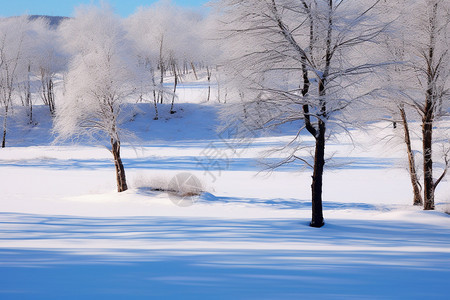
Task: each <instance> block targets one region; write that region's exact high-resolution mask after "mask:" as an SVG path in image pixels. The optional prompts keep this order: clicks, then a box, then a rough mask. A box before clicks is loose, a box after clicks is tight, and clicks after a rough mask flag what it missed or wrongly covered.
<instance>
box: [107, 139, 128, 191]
mask: <svg viewBox="0 0 450 300" xmlns="http://www.w3.org/2000/svg"><path fill="white" fill-rule="evenodd" d="M111 147H112V148H111V153H112V154H113V156H114V166H115V167H116V179H117V191H118V192H119V193H120V192H124V191H126V190H127V189H128V186H127V182H126V178H125V168H124V167H123V164H122V159H121V158H120V142H119V141H115V140H114V139H111Z"/></svg>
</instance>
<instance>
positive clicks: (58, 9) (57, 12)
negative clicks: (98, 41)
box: [0, 0, 208, 17]
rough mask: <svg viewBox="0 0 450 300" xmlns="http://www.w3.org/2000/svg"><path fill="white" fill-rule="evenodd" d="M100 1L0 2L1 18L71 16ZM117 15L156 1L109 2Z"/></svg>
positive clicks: (191, 1)
mask: <svg viewBox="0 0 450 300" xmlns="http://www.w3.org/2000/svg"><path fill="white" fill-rule="evenodd" d="M99 2H100V1H98V0H0V16H3V17H9V16H17V15H23V14H29V15H50V16H71V15H72V13H73V8H74V7H76V6H78V5H80V4H89V3H94V4H95V3H99ZM104 2H107V3H109V4H111V5H112V6H113V7H114V9H115V11H116V13H118V14H120V15H121V16H123V17H126V16H128V15H130V14H132V13H133V12H134V11H135V10H136V8H137V7H139V6H149V5H151V4H152V3H154V2H157V1H156V0H109V1H104ZM172 2H174V3H176V4H178V5H182V6H187V7H201V6H202V5H203V4H205V3H207V2H208V0H172Z"/></svg>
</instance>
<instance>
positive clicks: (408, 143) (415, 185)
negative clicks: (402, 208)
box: [399, 106, 423, 205]
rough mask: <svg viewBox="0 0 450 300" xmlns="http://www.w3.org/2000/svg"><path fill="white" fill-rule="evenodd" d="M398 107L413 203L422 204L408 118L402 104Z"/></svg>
mask: <svg viewBox="0 0 450 300" xmlns="http://www.w3.org/2000/svg"><path fill="white" fill-rule="evenodd" d="M399 109H400V115H401V117H402V123H403V130H404V131H405V137H404V138H405V144H406V151H407V153H408V162H409V175H410V178H411V184H412V187H413V192H414V200H413V205H423V199H422V195H421V187H420V183H419V179H418V178H417V172H416V162H415V159H414V153H413V151H412V147H411V136H410V134H409V125H408V119H407V118H406V112H405V109H404V107H403V106H401V107H399Z"/></svg>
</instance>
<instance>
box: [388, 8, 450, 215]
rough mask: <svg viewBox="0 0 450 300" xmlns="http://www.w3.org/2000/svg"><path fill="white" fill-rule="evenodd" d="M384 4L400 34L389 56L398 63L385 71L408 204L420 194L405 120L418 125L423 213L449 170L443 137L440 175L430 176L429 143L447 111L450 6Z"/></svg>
mask: <svg viewBox="0 0 450 300" xmlns="http://www.w3.org/2000/svg"><path fill="white" fill-rule="evenodd" d="M388 5H389V7H390V9H391V11H393V12H394V13H396V14H398V16H399V17H398V22H399V23H400V25H401V28H402V32H401V34H397V35H391V37H392V41H391V43H390V48H391V49H392V50H391V51H390V52H391V54H392V53H394V57H395V58H396V60H397V65H398V66H396V67H395V68H393V71H394V72H391V78H392V79H391V82H392V83H394V85H395V86H396V90H397V91H396V93H395V95H396V96H399V97H398V100H397V101H395V102H396V103H397V107H398V108H399V112H400V117H401V121H402V123H403V127H404V130H405V143H406V145H407V153H408V157H409V165H410V175H411V181H412V183H413V191H414V204H416V205H420V204H422V196H421V189H420V187H421V186H420V184H419V183H418V178H417V171H416V169H415V161H414V154H413V150H412V146H411V139H410V134H411V133H410V131H411V129H410V126H409V124H408V119H412V120H414V121H418V122H420V123H421V142H422V156H423V193H424V194H423V196H424V197H423V202H424V203H423V204H424V209H425V210H433V209H434V206H435V204H434V194H435V190H436V187H437V186H438V184H439V183H440V182H441V181H442V180H443V179H444V177H445V176H446V174H447V171H448V168H449V167H450V166H449V159H448V153H449V151H450V146H449V144H448V136H445V135H444V137H443V140H444V142H443V143H444V144H443V151H442V157H441V158H440V159H441V160H442V162H443V165H444V167H443V170H442V173H441V174H440V176H439V177H438V178H437V179H434V178H433V165H434V163H433V145H436V144H437V143H438V141H439V137H438V138H436V137H434V135H435V131H436V129H438V128H439V123H440V121H441V120H443V119H445V118H448V116H449V115H448V114H449V108H450V105H449V102H450V101H449V99H450V93H449V84H450V80H449V78H450V71H449V70H450V54H449V47H450V37H449V32H450V4H449V2H448V1H443V0H420V1H415V2H414V3H409V2H408V1H403V0H397V1H392V2H390V3H389V4H388ZM408 114H409V118H407V115H408Z"/></svg>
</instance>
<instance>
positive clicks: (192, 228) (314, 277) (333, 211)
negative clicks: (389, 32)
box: [0, 84, 450, 299]
mask: <svg viewBox="0 0 450 300" xmlns="http://www.w3.org/2000/svg"><path fill="white" fill-rule="evenodd" d="M180 91H181V92H180V93H181V95H182V98H183V99H182V101H183V102H185V103H183V104H179V105H178V106H177V107H176V109H177V113H176V114H175V115H172V116H171V115H169V114H167V110H168V107H161V114H162V117H161V119H160V120H158V121H153V120H152V118H153V112H152V111H151V110H150V109H149V108H148V107H150V106H149V105H148V106H147V105H141V106H140V110H139V113H138V114H137V115H136V116H135V118H134V121H133V122H131V123H129V124H128V125H127V127H128V129H132V130H133V131H136V132H137V134H136V135H137V137H136V138H134V139H133V140H130V141H129V143H126V144H125V145H124V146H123V158H124V164H125V167H126V172H127V177H128V180H129V184H130V187H131V188H130V190H129V191H127V192H125V193H121V194H117V193H116V192H115V191H114V190H115V182H114V169H113V164H112V162H111V157H110V154H109V152H108V151H107V150H105V149H104V148H103V147H98V146H93V145H89V144H83V145H71V144H64V145H52V144H51V142H52V140H53V137H52V136H51V134H50V131H49V129H50V124H49V122H48V121H47V122H46V121H45V120H46V119H47V120H48V118H46V111H45V108H42V107H36V108H35V116H36V119H37V120H38V121H39V124H38V125H37V126H35V127H33V128H30V127H29V126H26V125H24V124H22V123H21V122H20V121H14V120H12V123H11V126H12V127H11V128H12V129H11V132H10V134H9V136H8V142H9V145H8V147H7V148H5V149H0V176H1V178H0V191H1V192H0V210H1V213H0V299H318V298H322V299H370V298H377V299H378V298H382V299H399V298H406V299H446V298H447V299H448V283H449V282H450V219H449V216H448V215H447V214H445V213H444V212H443V211H444V210H448V209H449V203H450V187H449V183H448V181H446V182H443V183H442V184H441V186H440V187H439V188H438V190H437V192H436V195H437V198H436V200H437V207H438V210H437V211H434V212H424V211H421V210H420V209H418V208H414V207H412V206H411V205H410V204H411V200H412V195H411V192H410V186H409V181H408V175H407V172H406V170H405V168H404V166H403V164H402V161H403V158H404V157H403V153H402V152H401V148H399V146H397V147H386V145H384V144H379V145H374V144H373V142H374V140H376V139H375V138H374V133H371V134H365V133H361V132H355V135H354V138H355V139H356V140H357V141H359V142H361V144H362V146H361V147H357V148H355V149H354V148H353V147H352V146H351V145H349V144H348V143H337V142H331V144H329V147H328V148H327V149H328V151H329V152H335V155H334V160H333V165H330V168H329V169H328V170H327V173H326V176H325V186H324V201H325V202H324V208H325V221H326V225H325V226H324V227H323V228H321V229H314V228H310V227H309V226H307V225H308V221H309V219H310V201H309V199H310V187H309V186H310V176H311V174H310V172H309V171H308V170H302V169H301V168H300V166H299V165H291V166H288V167H283V168H281V169H279V170H277V171H276V172H273V173H272V174H271V175H270V176H269V175H267V174H265V173H262V174H259V175H257V172H258V171H259V170H260V169H261V166H259V165H258V163H257V159H256V158H257V157H258V156H259V153H260V152H261V151H262V150H265V149H270V148H271V147H273V146H274V145H280V144H281V143H282V142H283V141H286V140H287V139H288V138H289V137H288V136H286V135H289V134H290V133H291V132H290V131H289V130H288V129H287V131H286V132H280V133H279V134H278V135H277V136H269V137H264V138H259V139H256V140H254V141H252V143H251V144H249V145H247V146H245V147H244V146H241V148H239V147H237V148H236V147H232V148H233V149H229V145H230V143H231V142H232V140H226V139H222V138H221V137H220V135H219V134H218V133H216V131H215V130H214V127H215V125H216V124H217V120H216V115H217V110H218V108H219V107H220V105H219V104H211V103H196V102H198V101H194V100H193V98H192V97H194V96H195V97H198V98H203V97H204V93H205V86H204V85H202V84H200V85H198V86H197V85H192V86H189V85H186V86H184V87H181V88H180ZM190 97H191V98H190ZM195 97H194V98H195ZM188 102H191V103H188ZM192 102H193V103H192ZM16 114H17V115H19V114H20V111H17V112H16ZM386 130H392V129H391V128H389V129H386ZM307 139H308V138H307V137H305V140H307ZM388 148H389V149H388ZM233 150H235V151H236V152H234V151H233ZM183 172H189V173H192V174H195V175H196V176H197V177H198V178H199V179H200V180H201V182H202V185H203V187H204V189H205V190H206V191H207V192H206V193H204V194H203V195H202V196H200V197H198V198H195V199H194V200H195V203H194V205H192V206H189V207H180V206H176V205H175V204H174V202H173V201H171V199H172V198H171V197H170V196H169V195H168V194H166V193H162V192H155V191H152V190H151V189H150V188H151V187H164V186H166V185H167V184H168V183H169V182H170V180H171V179H172V178H173V176H175V175H176V174H178V173H183Z"/></svg>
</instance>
